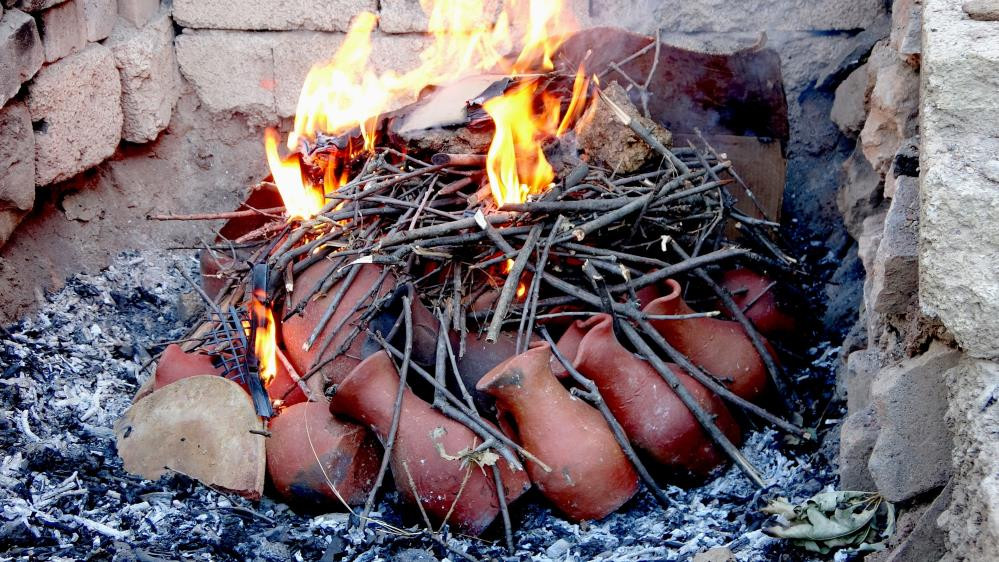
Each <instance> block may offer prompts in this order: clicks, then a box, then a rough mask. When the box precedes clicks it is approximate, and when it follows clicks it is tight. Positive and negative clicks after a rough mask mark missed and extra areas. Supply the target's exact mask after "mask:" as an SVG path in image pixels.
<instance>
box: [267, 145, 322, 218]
mask: <svg viewBox="0 0 999 562" xmlns="http://www.w3.org/2000/svg"><path fill="white" fill-rule="evenodd" d="M277 143H278V135H277V131H275V130H274V129H267V130H266V131H264V150H265V151H266V152H267V165H268V166H269V167H270V169H271V174H272V175H273V176H274V183H275V184H277V188H278V192H279V193H280V194H281V200H283V201H284V207H285V213H286V214H287V215H288V220H294V219H301V220H306V219H310V218H312V217H313V216H315V215H316V213H318V212H319V211H321V210H322V208H323V202H324V193H323V190H322V188H319V187H316V186H313V185H309V184H308V181H307V180H306V179H305V178H303V177H302V167H301V163H300V162H299V159H298V156H296V155H291V156H289V157H287V158H281V156H280V155H279V154H278V150H277Z"/></svg>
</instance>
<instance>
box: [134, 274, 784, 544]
mask: <svg viewBox="0 0 999 562" xmlns="http://www.w3.org/2000/svg"><path fill="white" fill-rule="evenodd" d="M330 267H331V266H330V265H329V264H328V263H326V262H320V263H318V264H316V265H314V266H312V267H311V268H309V269H308V270H306V271H305V272H304V273H303V274H302V275H301V276H300V277H299V278H298V279H297V280H296V283H299V284H303V285H309V284H316V283H323V282H324V280H326V279H328V278H330V273H331V272H330V271H329V268H330ZM357 271H358V273H357V274H356V275H354V276H351V277H350V278H349V279H348V278H344V279H340V280H339V281H337V282H336V283H335V284H333V285H332V286H330V287H328V288H326V290H324V291H323V292H322V293H321V294H322V295H323V296H321V297H318V298H316V299H313V300H311V301H310V302H307V303H299V302H296V301H294V300H292V301H291V302H289V303H286V305H285V306H290V307H299V308H300V309H301V313H300V314H296V315H292V316H290V317H289V318H288V319H287V320H286V321H285V322H284V323H283V325H281V326H280V340H281V342H282V345H281V348H282V349H283V350H284V351H283V352H284V353H285V354H286V355H287V363H286V364H285V366H284V367H283V368H280V369H279V372H278V375H277V377H276V378H275V380H273V381H272V382H271V383H270V385H269V386H268V393H269V395H270V397H271V399H272V400H273V401H274V403H275V404H276V405H277V406H278V407H277V410H278V415H277V416H276V417H275V418H273V419H271V420H270V422H269V424H268V425H267V427H266V429H265V430H264V429H263V428H261V429H262V431H261V432H260V433H261V434H263V435H266V436H267V437H266V440H265V450H266V473H267V476H268V482H269V485H270V486H271V487H272V489H273V491H274V493H276V494H277V495H278V496H280V497H281V498H283V499H284V500H286V501H288V502H289V503H290V504H292V505H294V506H296V507H298V508H300V509H304V510H309V511H313V512H319V511H330V510H345V509H348V508H350V507H354V506H360V505H363V504H364V503H365V501H366V499H367V498H368V496H369V494H371V493H372V489H373V488H374V486H375V485H376V480H377V475H378V473H379V467H380V465H381V463H382V457H383V454H384V449H383V446H384V445H385V444H386V443H389V442H391V443H392V447H391V455H390V456H389V458H388V468H389V469H390V475H391V481H392V482H393V483H394V486H395V489H396V490H397V491H398V492H399V495H400V497H401V498H402V499H403V500H404V501H405V502H407V503H408V504H409V505H410V506H411V507H413V511H414V513H422V514H423V516H424V517H427V518H428V519H430V520H432V522H433V523H434V524H435V525H440V524H442V523H444V522H447V523H448V524H450V525H452V526H453V527H454V528H456V529H459V530H460V531H461V532H463V533H468V534H473V535H474V534H479V533H481V532H482V531H484V530H485V529H486V528H487V527H489V526H490V524H491V523H492V522H493V521H494V520H495V519H496V518H497V516H498V515H499V513H500V501H501V500H500V498H502V501H505V502H507V503H510V502H513V501H515V500H517V499H518V498H519V497H521V496H522V495H524V494H525V492H527V491H528V490H529V489H530V488H531V487H532V485H533V486H534V487H535V488H536V489H537V491H538V493H540V495H541V496H543V497H544V498H545V499H546V500H547V501H548V502H550V503H551V505H553V506H554V507H555V508H557V509H558V511H560V512H561V513H562V514H563V515H564V516H565V517H567V518H569V519H571V520H575V521H578V520H595V519H600V518H603V517H605V516H606V515H608V514H610V513H611V512H613V511H615V510H617V509H618V508H620V507H621V506H622V505H623V504H624V503H625V502H627V501H628V500H629V499H630V498H631V497H632V496H633V495H634V494H635V493H636V491H637V490H638V487H639V478H638V475H637V473H636V470H635V467H633V466H632V463H631V462H630V461H629V459H628V457H627V456H626V455H625V453H624V452H623V451H622V449H621V447H620V445H619V444H618V441H617V440H616V438H615V436H614V434H613V432H612V431H611V428H610V427H609V425H608V423H607V421H606V420H605V418H604V417H603V415H602V414H601V413H600V412H599V411H598V410H597V409H596V408H594V407H593V406H591V405H589V404H588V403H587V402H585V401H583V400H581V399H579V398H578V397H577V396H576V395H575V394H574V389H573V384H572V380H573V379H572V377H569V376H568V375H569V370H570V369H572V370H573V371H575V372H576V373H578V374H579V375H582V376H583V377H585V378H588V379H590V380H591V381H592V382H593V383H594V384H595V385H596V387H597V389H598V390H599V391H600V393H601V395H602V397H603V399H604V401H605V403H606V404H607V406H608V408H609V409H610V411H611V412H612V413H613V415H614V417H615V418H616V420H617V421H618V422H619V423H620V426H621V428H622V429H623V430H624V433H625V434H626V436H627V439H628V440H629V441H630V442H631V444H632V446H633V447H634V449H635V450H636V451H637V452H638V453H639V455H640V456H641V457H642V459H643V461H644V462H645V463H646V466H648V467H649V468H650V470H651V471H653V472H654V476H655V477H656V478H657V479H659V480H662V481H677V482H690V481H693V480H696V479H703V478H704V477H706V476H707V475H709V474H710V473H711V472H712V471H713V470H714V469H716V468H718V467H719V466H721V465H722V464H723V463H724V462H725V460H726V457H725V455H724V454H723V453H722V452H721V451H720V450H718V448H717V447H716V446H715V445H714V444H713V442H712V440H711V439H710V438H709V436H708V435H707V434H706V433H705V431H704V430H703V429H702V427H701V426H700V425H699V424H698V422H697V420H696V419H695V417H694V415H693V414H692V413H691V412H690V411H689V410H688V409H687V408H686V407H685V406H684V404H683V403H682V402H681V400H680V399H679V398H678V396H677V394H676V393H675V392H674V391H673V390H672V389H671V388H670V386H669V385H668V384H667V383H666V382H665V381H664V380H663V378H662V377H661V376H660V374H659V373H658V372H657V371H656V370H655V369H654V368H653V367H652V366H651V365H650V364H649V363H648V362H647V361H646V360H645V359H644V358H642V357H640V356H639V355H636V354H635V353H633V352H632V351H631V350H630V349H628V348H627V347H626V346H625V345H623V344H622V343H621V342H620V341H619V340H618V338H617V336H616V335H615V329H614V321H613V319H612V318H611V317H610V316H608V315H606V314H594V315H592V316H589V317H582V318H580V319H578V320H576V321H574V322H571V323H568V324H563V325H562V326H561V327H558V326H556V325H554V324H552V325H550V326H549V327H550V329H551V330H552V331H555V330H559V331H560V332H561V334H560V337H559V338H558V340H557V347H558V350H559V351H560V354H561V355H562V356H563V357H565V358H567V359H568V361H569V362H571V364H567V365H564V364H563V363H562V362H561V361H560V360H559V359H557V358H556V356H555V354H553V352H552V349H551V348H550V347H549V346H548V345H547V344H544V343H541V342H539V341H534V342H532V343H531V345H530V348H529V349H528V350H527V351H526V352H523V353H520V354H519V355H517V354H515V347H516V346H515V334H502V335H501V337H500V338H499V340H498V341H497V342H495V343H488V342H486V340H485V339H484V337H482V336H480V335H476V334H474V333H470V334H467V338H466V342H465V346H464V349H465V351H464V354H462V355H460V357H458V358H457V360H456V362H455V365H456V367H457V372H449V373H448V377H447V378H448V386H449V387H450V388H453V389H454V392H455V394H456V395H465V394H467V395H468V398H469V400H470V401H472V402H471V403H472V404H473V405H474V406H475V407H476V408H477V410H478V411H479V413H480V414H481V415H482V417H483V418H484V419H486V420H490V421H486V422H485V423H486V424H490V427H491V428H492V429H493V430H497V431H502V433H503V434H504V435H506V436H507V437H509V438H510V439H511V440H512V441H513V442H515V443H516V444H519V445H520V446H522V447H523V448H524V449H526V450H527V451H529V452H530V453H531V454H533V456H534V457H535V458H536V460H527V459H525V460H524V461H523V465H522V466H515V465H513V464H511V463H510V462H508V460H507V459H505V458H502V457H500V456H498V455H495V454H492V449H490V448H488V447H489V445H493V446H495V445H494V444H486V447H485V448H484V447H483V442H482V439H481V438H480V437H479V435H478V434H477V433H475V432H473V431H472V430H470V429H469V428H468V427H466V425H463V424H462V423H460V422H459V421H456V420H454V419H452V418H450V417H447V416H445V415H444V414H443V413H441V411H439V409H435V407H434V406H433V405H432V401H433V388H432V387H429V386H427V385H425V384H424V385H421V384H418V383H421V382H423V381H422V380H420V379H419V378H418V377H414V376H410V377H407V379H406V382H407V383H408V384H403V385H400V372H399V367H400V363H401V362H400V361H397V359H398V358H397V357H393V356H392V355H390V354H389V353H388V352H386V351H385V350H384V349H383V348H382V346H381V345H379V344H378V342H376V341H374V339H373V336H372V335H371V334H366V333H360V331H358V330H354V329H353V328H355V327H356V326H358V325H359V324H360V322H361V318H360V317H361V315H362V314H363V309H362V308H359V307H351V306H338V307H330V306H329V303H330V299H340V300H341V302H343V303H354V302H359V301H362V300H364V299H366V298H368V296H370V295H379V296H382V297H386V298H391V295H387V293H388V292H389V291H390V290H391V288H392V287H394V286H395V280H394V279H393V278H391V274H390V272H389V271H388V270H385V269H383V268H382V267H381V266H378V265H365V266H363V267H361V268H358V269H357ZM721 283H722V284H724V285H725V286H726V288H728V289H729V290H730V291H732V293H733V295H735V297H736V299H737V302H738V303H739V305H740V306H745V307H747V308H745V310H746V314H747V316H749V317H750V318H751V319H752V320H753V322H754V323H755V324H756V325H757V326H759V327H760V329H761V331H762V332H763V333H769V334H773V333H779V332H786V331H788V330H791V329H793V319H792V318H791V317H789V316H787V315H786V314H784V313H783V312H782V311H781V310H779V309H778V307H777V304H776V302H775V301H774V299H773V297H772V295H769V294H768V293H769V289H770V287H771V286H772V283H771V282H770V281H769V280H767V279H766V278H764V277H762V276H760V275H758V274H756V273H754V272H751V271H749V270H735V271H729V272H727V273H725V274H724V275H723V276H722V279H721ZM639 300H640V301H641V303H642V304H643V306H644V308H643V311H644V313H645V314H646V315H647V316H648V317H649V318H650V322H651V323H652V324H653V326H654V327H655V328H656V330H658V331H659V333H660V334H661V335H662V336H663V337H664V338H665V339H666V341H668V342H669V344H670V345H672V346H673V347H675V348H676V349H678V350H679V351H681V352H682V353H683V354H685V355H686V356H687V357H688V358H689V359H690V360H691V361H692V362H693V363H694V364H695V365H698V366H699V367H701V368H703V369H704V370H705V371H706V372H707V373H709V374H711V375H713V376H714V377H716V378H717V380H718V381H719V382H720V383H722V384H723V385H725V386H726V387H727V388H728V389H729V390H731V391H732V392H733V393H735V394H737V395H739V396H740V397H742V398H745V399H747V400H750V401H754V402H759V401H761V400H765V398H766V395H767V393H768V392H769V389H768V382H767V381H768V379H767V375H766V369H765V367H764V364H763V362H762V361H761V359H760V357H759V355H758V354H757V352H756V351H755V349H754V348H753V346H752V343H751V342H750V340H749V338H748V336H747V335H746V334H745V332H744V331H743V330H742V328H741V327H740V325H739V324H738V323H736V322H734V321H731V320H727V319H723V318H718V317H707V316H704V315H697V314H694V312H695V311H694V310H693V309H691V307H690V306H688V304H687V303H686V302H685V301H684V298H683V291H682V287H681V286H680V284H679V283H677V282H676V281H674V280H667V281H666V282H664V283H663V284H662V285H661V286H656V287H653V290H651V291H650V290H646V291H643V294H642V295H640V296H639ZM390 308H391V307H390ZM395 309H396V314H395V315H394V316H392V315H390V316H389V319H388V321H387V322H385V321H384V319H383V320H379V319H373V320H370V321H371V322H372V326H374V327H373V328H370V329H371V331H377V332H378V333H379V334H382V335H384V336H385V339H386V340H393V338H396V339H395V340H394V341H399V340H398V338H399V337H400V332H401V328H400V326H401V324H402V317H403V315H402V314H400V313H398V312H399V306H396V307H395ZM329 310H332V312H328V311H329ZM411 312H412V331H411V334H410V335H411V338H412V346H411V360H412V362H413V363H414V365H416V366H417V367H419V366H420V365H422V367H420V368H426V369H427V370H431V371H432V370H433V367H434V365H435V363H437V361H436V359H437V358H436V353H437V350H438V349H440V347H439V344H441V343H442V342H444V341H445V340H446V339H447V340H448V342H447V343H457V335H456V334H454V333H446V334H443V335H441V337H440V338H439V337H438V335H439V334H438V328H439V324H438V320H437V319H436V318H435V317H434V316H433V314H432V313H430V311H429V310H427V309H426V307H425V306H424V305H423V304H421V303H420V301H419V299H418V298H415V299H413V304H412V308H411ZM327 314H332V316H331V317H330V318H328V319H326V320H322V318H323V316H324V315H327ZM577 318H579V317H578V316H577ZM379 322H381V324H379ZM321 323H322V324H324V327H323V329H322V330H319V331H318V333H316V332H317V330H316V327H317V326H319V325H320V324H321ZM456 355H458V353H457V352H456ZM669 368H670V369H671V370H672V371H673V372H674V373H675V374H676V376H677V378H678V379H679V381H680V383H681V384H682V385H683V386H684V387H685V388H686V389H687V391H689V392H690V393H691V394H692V395H693V396H694V398H695V399H696V401H697V402H698V404H699V405H700V406H701V408H702V409H703V410H704V411H706V412H707V413H709V414H710V415H711V416H712V417H713V418H714V419H715V422H716V425H717V427H718V428H719V429H720V430H721V431H722V432H723V433H724V434H725V435H726V436H727V437H728V439H729V440H731V441H732V442H733V443H736V444H738V443H739V442H740V440H741V428H740V425H739V422H738V421H737V419H736V417H735V416H733V414H732V412H730V411H729V409H728V407H727V406H726V405H725V403H723V402H722V400H721V398H719V397H718V396H717V395H715V394H714V393H713V392H712V391H710V390H709V389H707V388H705V387H704V386H703V385H701V384H700V383H699V382H697V381H696V380H695V379H694V378H692V377H691V376H689V375H688V374H687V373H686V372H684V371H683V370H682V369H680V368H679V367H677V366H676V365H672V364H671V365H670V366H669ZM313 371H314V374H312V376H310V377H308V378H306V379H305V380H304V381H303V382H302V383H299V382H296V381H295V380H294V379H295V378H296V377H297V375H298V374H303V373H310V372H313ZM220 372H221V371H220V370H219V368H218V367H216V363H215V362H213V359H212V357H210V356H208V355H200V354H195V353H185V352H183V351H181V349H180V348H179V347H177V346H171V347H170V348H168V349H167V350H166V352H165V353H164V354H163V356H162V358H161V360H160V362H159V365H158V368H157V370H156V375H155V377H154V379H153V382H152V389H153V390H156V391H157V392H160V391H161V390H160V389H162V388H164V387H167V386H169V385H172V384H179V383H182V382H183V381H184V379H185V378H189V377H194V376H196V375H206V374H208V375H218V374H220ZM293 372H294V373H297V374H296V377H293V376H292V375H291V373H293ZM455 375H456V376H455ZM458 381H461V384H460V385H459V384H458ZM302 385H304V386H306V388H305V389H303V388H302ZM462 386H463V387H464V388H461V387H462ZM459 392H461V394H459ZM307 395H309V396H311V397H312V398H313V401H308V400H307ZM397 404H398V406H397ZM395 416H398V423H397V430H396V432H395V434H394V435H390V434H391V433H392V428H393V425H394V424H393V418H394V417H395ZM492 424H495V425H492ZM497 428H498V429H497ZM192 476H195V477H198V474H192ZM497 485H500V486H502V493H501V494H498V493H497ZM250 495H252V494H250Z"/></svg>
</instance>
